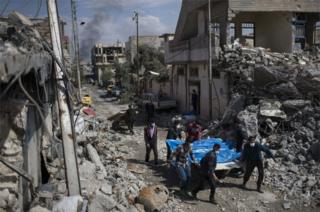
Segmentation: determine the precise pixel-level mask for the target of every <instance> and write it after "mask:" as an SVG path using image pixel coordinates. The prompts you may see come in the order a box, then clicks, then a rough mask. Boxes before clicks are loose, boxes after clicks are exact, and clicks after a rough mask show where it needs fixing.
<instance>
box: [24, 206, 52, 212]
mask: <svg viewBox="0 0 320 212" xmlns="http://www.w3.org/2000/svg"><path fill="white" fill-rule="evenodd" d="M29 212H50V211H49V210H48V209H47V208H44V207H41V206H40V205H37V206H36V207H33V208H31V209H30V211H29Z"/></svg>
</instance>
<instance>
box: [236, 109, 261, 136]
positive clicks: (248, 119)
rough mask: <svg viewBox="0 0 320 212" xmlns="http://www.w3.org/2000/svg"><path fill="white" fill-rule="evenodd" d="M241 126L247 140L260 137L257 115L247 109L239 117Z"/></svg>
mask: <svg viewBox="0 0 320 212" xmlns="http://www.w3.org/2000/svg"><path fill="white" fill-rule="evenodd" d="M237 118H238V120H239V126H240V129H241V131H242V133H243V136H244V137H245V138H249V137H250V136H256V135H258V133H259V132H258V129H259V127H258V118H257V113H255V112H249V111H248V110H247V109H246V110H244V111H241V112H240V113H239V114H238V116H237Z"/></svg>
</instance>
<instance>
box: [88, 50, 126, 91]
mask: <svg viewBox="0 0 320 212" xmlns="http://www.w3.org/2000/svg"><path fill="white" fill-rule="evenodd" d="M125 61H126V56H125V49H124V47H123V46H121V45H119V44H118V45H117V46H107V45H104V44H96V45H95V46H94V47H93V48H92V50H91V62H92V65H93V71H94V73H95V76H96V80H97V82H98V84H99V85H103V84H104V83H105V82H103V79H102V76H103V73H104V72H106V71H111V72H113V73H114V64H115V62H118V63H124V62H125Z"/></svg>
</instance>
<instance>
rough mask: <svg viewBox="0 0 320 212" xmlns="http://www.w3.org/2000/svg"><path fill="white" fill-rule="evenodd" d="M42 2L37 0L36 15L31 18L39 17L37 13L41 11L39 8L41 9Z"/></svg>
mask: <svg viewBox="0 0 320 212" xmlns="http://www.w3.org/2000/svg"><path fill="white" fill-rule="evenodd" d="M42 2H43V1H42V0H37V5H38V8H37V10H36V14H35V15H34V16H33V18H37V17H38V16H39V13H40V11H41V7H42Z"/></svg>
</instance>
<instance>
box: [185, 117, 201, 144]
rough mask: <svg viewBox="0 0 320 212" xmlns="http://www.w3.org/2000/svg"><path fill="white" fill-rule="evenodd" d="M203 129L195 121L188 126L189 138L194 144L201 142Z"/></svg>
mask: <svg viewBox="0 0 320 212" xmlns="http://www.w3.org/2000/svg"><path fill="white" fill-rule="evenodd" d="M201 132H202V128H201V126H200V125H199V124H197V123H196V122H195V121H194V122H191V123H189V124H188V126H187V136H188V137H190V138H192V142H194V141H197V140H200V139H201V137H202V134H201Z"/></svg>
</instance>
